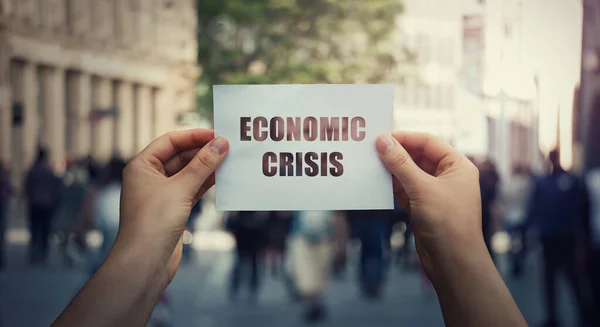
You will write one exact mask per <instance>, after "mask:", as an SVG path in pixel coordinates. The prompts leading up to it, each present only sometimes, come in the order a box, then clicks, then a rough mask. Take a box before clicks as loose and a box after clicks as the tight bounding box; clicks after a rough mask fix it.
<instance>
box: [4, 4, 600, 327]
mask: <svg viewBox="0 0 600 327" xmlns="http://www.w3.org/2000/svg"><path fill="white" fill-rule="evenodd" d="M599 47H600V1H597V0H369V1H366V0H365V1H363V0H314V1H309V0H198V1H195V0H0V163H2V170H1V174H2V175H1V176H0V177H1V178H0V200H1V206H0V209H2V210H0V218H1V220H0V222H1V224H0V226H1V228H0V236H1V237H0V246H1V247H0V248H1V249H2V251H1V252H0V259H1V261H0V262H1V264H2V265H1V267H2V268H1V270H0V325H2V326H46V325H49V324H50V323H51V321H52V320H53V319H54V318H55V317H56V316H57V315H58V313H59V312H60V311H61V310H62V309H63V308H64V306H65V305H66V304H67V303H68V301H69V299H70V298H71V297H72V296H73V295H74V294H75V293H76V291H77V290H78V288H79V287H80V286H81V285H83V283H85V281H86V280H87V279H88V278H89V277H90V274H91V273H92V272H93V269H94V268H93V266H94V264H93V263H90V262H95V263H97V262H98V253H102V251H103V249H104V248H106V247H108V248H110V231H108V230H107V229H103V228H102V227H101V226H105V225H102V224H98V221H97V218H96V217H97V216H98V214H97V212H96V211H98V210H99V209H98V207H99V205H98V203H104V204H105V207H108V208H112V209H114V208H117V207H118V203H116V204H115V203H114V202H102V201H100V200H98V198H101V199H105V198H106V199H108V200H106V201H110V197H109V196H108V195H107V194H110V191H115V190H116V191H115V192H118V187H117V188H111V187H112V186H114V185H118V183H119V177H118V176H119V174H118V171H119V167H121V164H122V163H123V162H126V161H127V160H128V159H130V158H131V157H132V156H133V155H135V153H137V152H138V151H139V150H141V149H142V148H143V147H145V146H146V145H147V144H148V142H149V141H151V140H152V139H154V138H155V137H158V136H159V135H161V134H163V133H165V132H167V131H171V130H177V129H185V128H191V127H206V128H210V127H211V126H212V111H213V108H212V85H216V84H281V83H349V84H353V83H386V84H394V85H395V86H396V87H395V90H396V91H395V93H396V94H395V99H394V103H395V106H394V128H395V129H398V130H400V129H402V130H417V131H425V132H429V133H432V134H435V135H437V136H439V137H441V138H443V139H444V140H446V141H447V142H450V143H451V144H453V145H454V146H455V147H457V148H458V149H459V150H460V151H461V152H463V153H464V154H465V155H467V156H469V158H471V159H472V160H473V161H474V162H475V163H476V164H477V165H478V166H479V167H480V168H481V172H482V174H481V175H482V181H481V182H482V196H483V197H484V204H483V205H484V228H485V229H486V230H485V233H484V234H485V235H486V240H487V241H488V245H489V247H490V250H491V252H492V255H493V256H494V259H495V262H496V264H497V266H498V269H499V270H500V272H501V273H502V275H503V277H505V280H506V282H507V284H508V286H509V288H510V289H511V291H512V293H513V295H514V297H515V299H516V301H517V303H518V305H519V307H520V308H521V310H522V311H523V313H524V315H525V317H526V319H527V320H528V322H529V323H530V324H532V325H537V324H542V323H544V322H545V320H546V318H547V317H548V314H547V311H548V310H547V309H545V308H547V305H546V303H547V302H546V300H545V299H546V298H547V294H548V293H547V292H544V290H545V289H547V286H546V287H545V286H544V285H547V283H544V281H545V280H547V279H545V278H544V276H548V274H547V272H548V269H551V270H554V268H551V267H550V268H549V266H552V265H554V264H555V263H556V262H550V261H552V260H549V259H548V258H547V257H545V256H544V253H545V252H544V249H548V248H549V246H550V245H551V244H554V245H557V246H559V245H561V244H562V245H564V246H566V247H569V246H570V245H571V243H573V244H576V245H573V249H572V251H571V250H569V251H567V252H565V253H563V254H564V257H566V258H567V259H568V258H575V257H576V258H577V259H578V260H571V261H569V260H567V259H565V260H563V261H565V262H566V261H569V262H570V263H569V265H568V266H569V267H568V269H567V268H565V267H562V266H561V267H559V268H556V270H557V272H558V274H559V275H560V273H563V274H562V275H564V276H566V277H568V278H566V279H557V280H558V283H557V287H558V293H557V294H558V295H557V306H556V307H555V309H552V310H551V311H553V313H555V314H556V315H557V317H559V318H558V320H560V321H561V322H562V323H563V325H564V326H577V324H579V323H580V322H582V321H584V320H586V319H587V318H584V317H583V316H586V315H587V314H585V315H584V314H582V313H581V312H582V309H581V308H582V307H586V308H587V309H586V310H583V311H586V312H592V311H593V309H592V305H593V303H594V302H593V295H594V294H592V293H593V292H588V291H587V290H591V289H592V288H591V287H589V285H591V284H593V281H594V276H595V278H596V279H599V280H600V275H593V272H594V270H593V269H592V268H590V267H592V266H593V263H594V258H595V257H594V254H593V253H594V246H593V242H592V241H589V239H594V238H593V237H594V235H595V234H594V233H596V234H597V235H596V239H597V240H598V242H597V243H596V244H597V245H596V248H600V209H598V208H600V199H599V198H598V197H599V195H598V194H599V193H600V191H598V190H597V189H600V185H599V184H600V182H598V178H595V177H592V176H595V175H593V174H591V173H590V172H592V173H593V172H594V171H596V169H598V167H600V129H598V128H597V125H598V124H600V104H599V103H600V102H598V101H600V100H598V99H599V98H598V96H597V94H598V93H597V88H598V87H599V86H600V81H599V80H598V72H599V71H600V57H599V56H600V52H599V50H598V49H599ZM365 110H369V108H365ZM40 149H44V150H45V151H44V153H40V151H39V150H40ZM554 150H559V151H558V152H555V153H556V158H555V160H553V161H552V160H548V158H549V155H550V154H551V152H552V151H554ZM550 157H552V156H550ZM117 158H119V159H117ZM111 159H112V160H111ZM558 168H560V169H558ZM32 171H33V173H32ZM40 171H41V172H40ZM115 172H117V173H115ZM556 172H559V173H560V174H562V173H563V172H568V173H567V174H568V175H567V176H569V178H570V179H569V183H571V182H573V185H580V184H581V185H582V187H581V190H580V191H581V192H579V191H573V192H574V193H573V194H574V195H573V199H574V200H572V202H573V206H572V207H569V206H568V205H571V204H570V202H569V201H571V200H569V199H571V198H568V196H567V195H566V194H563V193H560V192H563V191H564V187H563V186H564V185H563V184H564V182H557V183H558V184H557V185H559V186H557V187H558V190H559V191H560V192H559V193H558V195H557V197H555V198H553V199H554V201H553V203H558V204H561V203H562V204H565V203H566V204H565V208H563V207H560V206H559V207H557V209H556V210H563V209H564V210H565V211H564V212H567V213H568V214H566V215H563V216H565V217H566V218H565V221H568V222H571V223H572V224H573V225H577V226H580V225H579V224H578V222H580V221H585V222H586V223H585V224H582V225H581V226H583V228H582V229H581V230H580V229H577V233H575V234H573V235H568V237H571V238H573V239H574V240H573V242H571V243H569V242H567V243H560V242H562V241H564V240H563V239H560V240H559V241H556V242H550V243H544V242H545V241H547V239H544V232H543V231H544V228H543V226H544V222H543V219H542V220H541V221H542V222H539V219H538V221H537V222H536V223H533V222H531V223H529V222H530V221H533V218H532V217H531V215H532V212H534V211H535V210H533V209H532V207H534V206H536V205H537V206H538V207H539V206H542V202H543V201H542V200H539V201H538V202H539V203H535V200H531V198H532V194H537V197H535V198H541V199H547V198H544V194H545V193H544V190H547V191H548V190H550V191H551V190H553V188H552V187H550V186H549V187H547V188H545V189H542V190H540V189H539V185H540V181H542V180H544V178H545V177H547V176H548V174H550V175H551V176H552V175H556ZM49 180H50V182H49ZM544 185H545V184H544ZM552 185H554V184H552ZM561 185H562V186H561ZM569 187H571V184H568V187H567V188H568V189H569ZM595 188H596V189H595ZM578 190H579V189H578ZM550 191H548V192H547V193H551V192H550ZM536 192H537V193H536ZM540 194H542V195H540ZM103 195H106V197H105V198H102V196H103ZM37 199H41V201H42V202H44V201H47V202H48V201H49V202H51V203H52V204H53V205H47V206H46V207H48V210H46V211H44V210H42V209H45V208H46V207H44V206H42V207H40V206H35V205H32V204H33V203H34V202H36V201H37ZM540 201H541V202H540ZM40 208H41V209H40ZM548 208H550V209H548ZM553 208H554V207H552V206H549V207H547V208H546V209H548V210H546V211H543V210H542V211H541V212H548V211H550V212H551V211H553V210H554V209H553ZM574 208H576V209H574ZM580 208H583V209H582V210H581V211H579V209H580ZM38 209H40V210H38ZM50 209H51V210H50ZM113 211H114V210H113ZM102 212H103V213H104V214H106V215H110V210H105V211H102ZM535 212H540V211H539V210H538V211H535ZM561 212H563V211H561ZM486 213H487V214H486ZM584 216H585V219H583V218H582V217H584ZM240 217H245V218H244V219H241V218H240ZM327 217H328V218H326V219H330V220H331V221H332V222H334V223H332V226H335V228H333V229H334V230H335V232H332V233H331V235H330V237H329V238H328V241H327V242H329V244H330V247H331V248H332V249H335V251H334V252H335V253H336V254H335V255H332V256H330V257H329V259H328V260H329V261H331V265H332V266H333V267H334V268H335V269H333V271H332V272H331V275H332V277H331V278H329V277H328V278H325V279H326V280H328V282H327V283H325V284H326V285H327V286H326V287H323V290H322V294H320V295H321V296H319V300H318V301H316V300H315V301H316V302H319V305H320V307H321V308H325V311H326V313H325V314H324V317H325V318H326V319H325V320H324V321H323V322H322V323H323V324H325V325H331V326H338V325H339V326H342V325H343V326H363V325H366V324H369V325H373V326H389V325H392V324H397V325H408V326H440V325H443V320H442V317H441V314H440V309H439V306H438V304H437V299H436V296H435V293H434V292H433V290H432V289H431V287H430V286H429V284H428V282H427V279H426V277H425V276H424V275H423V273H422V272H421V271H420V268H419V264H418V260H417V257H416V253H415V249H414V245H413V240H412V237H411V227H410V220H409V219H408V218H407V217H406V214H405V212H403V211H402V209H401V208H398V209H397V210H395V211H393V212H392V211H390V212H345V213H330V214H329V215H327ZM117 219H118V217H117ZM323 219H325V218H323ZM540 219H541V218H540ZM297 220H301V219H299V218H298V214H295V213H278V214H266V213H223V212H217V211H216V210H215V206H214V194H213V193H209V194H207V195H206V196H205V197H204V199H203V201H202V202H201V203H200V204H199V205H198V206H197V207H196V208H195V210H194V212H193V214H192V216H191V219H190V223H189V224H188V225H189V226H188V231H187V232H186V235H185V236H186V237H185V242H186V244H187V246H186V250H185V251H186V253H185V259H186V260H185V262H184V265H183V266H182V267H181V269H180V271H179V273H178V274H177V277H176V278H175V280H174V282H173V284H172V285H171V286H170V287H169V289H168V290H167V292H166V293H165V297H164V298H163V299H162V301H161V304H159V307H157V311H156V312H155V313H156V316H157V318H156V320H155V321H154V322H153V323H156V324H157V325H160V324H161V323H162V324H163V325H165V326H236V325H241V324H244V325H247V326H255V325H256V326H263V325H266V324H273V325H289V326H294V325H301V324H304V323H311V322H316V321H320V319H316V320H314V319H310V317H309V316H310V311H311V310H310V309H311V308H312V307H310V303H311V301H306V300H305V299H303V298H302V296H300V299H298V298H296V297H295V296H293V295H290V294H289V284H290V281H289V279H290V278H289V277H290V276H288V275H290V274H288V273H287V272H286V271H288V270H289V269H288V268H286V267H287V266H286V264H285V263H282V262H286V261H294V260H292V259H289V258H287V259H288V260H285V259H286V256H287V255H289V252H290V251H289V249H290V248H294V246H293V245H291V243H293V241H291V238H292V237H291V235H294V232H293V230H294V227H293V226H294V221H297ZM240 221H245V222H240ZM249 221H250V222H252V223H250V224H246V222H249ZM282 222H283V223H282ZM524 226H525V227H524ZM536 226H537V227H536ZM540 226H542V227H540ZM594 226H598V227H597V229H594ZM540 230H542V232H540ZM563 236H565V235H563ZM565 237H567V236H565ZM248 240H250V241H248ZM256 240H260V241H256ZM580 243H581V244H583V245H581V244H580ZM332 244H333V245H332ZM580 245H581V246H580ZM559 247H560V248H564V247H562V246H559ZM341 249H343V250H341ZM291 252H294V251H291ZM561 253H562V252H561ZM581 253H583V254H581ZM580 254H581V255H580ZM341 258H343V260H341ZM373 258H374V259H373ZM515 258H518V259H515ZM579 258H581V260H579ZM596 258H597V259H598V260H597V261H600V257H598V255H596ZM373 260H374V261H373ZM597 261H596V262H597ZM560 264H563V266H564V262H561V263H560ZM305 265H307V266H308V265H310V262H306V263H305ZM515 266H518V267H515ZM236 267H237V268H236ZM373 267H374V268H373ZM238 268H239V269H238ZM242 268H248V269H247V270H248V271H247V272H240V271H245V270H244V269H242ZM571 268H572V269H571ZM373 269H374V270H373ZM238 270H239V271H238ZM272 270H273V271H272ZM515 270H516V271H515ZM572 270H574V271H575V275H577V276H575V277H573V276H572V274H570V273H569V272H570V271H572ZM372 271H376V273H374V274H373V275H369V274H370V272H372ZM565 271H566V272H567V273H564V272H565ZM544 272H546V274H544ZM236 275H239V276H241V277H240V282H239V283H241V284H244V283H245V282H244V281H243V280H245V279H246V278H242V277H248V279H249V282H248V285H249V289H250V295H251V296H250V300H249V301H246V299H245V298H244V297H243V296H240V297H239V299H237V296H232V294H233V293H236V292H235V291H232V289H234V288H235V287H232V284H236V283H238V282H236V280H237V277H235V276H236ZM246 275H248V276H246ZM291 275H293V274H291ZM239 276H238V277H239ZM365 276H367V277H365ZM368 276H371V277H368ZM373 276H375V277H373ZM369 278H373V280H374V281H375V284H377V285H378V286H377V287H376V288H377V291H376V292H375V294H372V293H373V292H370V291H369V290H367V291H365V283H366V284H368V283H367V282H366V280H370V279H369ZM292 279H293V278H292ZM573 280H577V282H580V283H582V285H584V286H585V287H583V288H585V289H586V291H584V293H585V294H583V295H581V296H579V297H573V296H571V295H572V294H571V293H572V292H571V291H570V290H569V288H571V289H573V288H574V287H573V286H572V285H573V282H572V281H573ZM240 287H241V286H240ZM371 291H372V290H371ZM576 293H577V292H576ZM236 294H237V293H236ZM575 298H583V300H581V301H576V300H575ZM582 301H583V302H582ZM297 302H299V303H297ZM305 302H308V303H309V305H308V307H309V308H308V309H307V308H306V303H305ZM316 302H315V303H316ZM582 303H583V304H582ZM312 309H314V308H312ZM307 310H308V311H307ZM599 310H600V309H599ZM312 313H313V315H315V314H314V310H313V312H312ZM317 313H318V312H317ZM316 315H317V316H318V314H316ZM589 316H590V317H591V313H590V314H589ZM317 318H318V317H317ZM590 319H591V318H590ZM313 320H314V321H313ZM585 323H588V325H589V326H592V325H593V323H592V322H591V321H588V322H585ZM555 325H558V323H557V324H555ZM582 325H585V324H584V323H583V322H582ZM548 326H551V324H550V325H548ZM597 326H600V322H598V325H597Z"/></svg>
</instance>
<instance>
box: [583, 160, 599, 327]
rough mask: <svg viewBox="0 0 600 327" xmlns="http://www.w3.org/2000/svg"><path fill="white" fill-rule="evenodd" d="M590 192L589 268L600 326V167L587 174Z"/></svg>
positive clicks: (597, 321)
mask: <svg viewBox="0 0 600 327" xmlns="http://www.w3.org/2000/svg"><path fill="white" fill-rule="evenodd" d="M585 182H586V186H587V192H588V205H589V207H588V209H589V212H588V214H589V216H588V229H589V232H588V233H589V235H588V239H589V241H588V244H589V248H588V261H589V262H588V269H589V277H590V282H591V286H592V298H593V312H594V313H595V317H594V319H595V320H594V321H595V326H600V167H598V168H595V169H592V170H591V171H589V172H588V173H587V174H586V176H585Z"/></svg>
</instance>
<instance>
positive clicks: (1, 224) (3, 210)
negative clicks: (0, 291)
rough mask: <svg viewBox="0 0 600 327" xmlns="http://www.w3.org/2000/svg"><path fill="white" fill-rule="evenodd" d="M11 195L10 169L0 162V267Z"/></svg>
mask: <svg viewBox="0 0 600 327" xmlns="http://www.w3.org/2000/svg"><path fill="white" fill-rule="evenodd" d="M13 195H14V186H13V184H12V181H11V179H10V169H9V167H8V165H5V164H4V163H3V162H0V269H3V268H4V266H5V260H6V257H5V256H6V253H5V252H6V250H5V249H6V233H7V230H8V226H9V224H10V218H11V215H10V213H11V209H12V206H11V202H12V197H13Z"/></svg>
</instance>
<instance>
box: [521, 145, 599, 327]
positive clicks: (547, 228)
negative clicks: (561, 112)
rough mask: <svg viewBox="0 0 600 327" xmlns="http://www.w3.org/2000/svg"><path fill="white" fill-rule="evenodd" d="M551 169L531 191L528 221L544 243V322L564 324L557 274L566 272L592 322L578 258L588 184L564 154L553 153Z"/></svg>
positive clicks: (582, 317) (583, 319)
mask: <svg viewBox="0 0 600 327" xmlns="http://www.w3.org/2000/svg"><path fill="white" fill-rule="evenodd" d="M548 158H549V163H550V167H551V170H550V173H549V174H548V175H546V176H544V177H542V178H540V179H539V180H537V181H536V183H535V186H534V189H533V194H532V195H531V199H530V205H529V214H528V222H527V225H533V226H535V227H536V229H537V231H538V234H539V237H540V241H541V243H542V261H543V273H544V276H543V282H544V287H543V292H544V293H543V296H544V301H545V314H546V321H545V322H544V325H543V326H547V327H554V326H559V325H560V320H559V316H558V307H557V302H556V301H557V296H556V291H557V278H558V276H559V275H561V274H562V275H564V276H565V277H566V278H567V281H568V282H569V286H570V288H571V290H572V292H573V295H574V297H575V303H576V306H577V309H578V311H579V312H578V314H579V321H580V324H581V325H582V326H586V324H587V323H588V322H589V311H588V308H587V307H588V305H587V303H586V301H585V298H584V286H583V285H582V279H581V276H580V275H579V274H578V272H577V267H576V264H577V258H579V257H580V254H581V253H582V251H583V249H584V244H582V243H583V242H582V240H583V239H584V230H585V228H584V227H583V226H584V224H585V222H584V220H585V201H584V199H585V198H586V192H585V186H584V184H583V182H582V180H581V179H579V178H578V177H577V176H575V175H573V174H571V173H570V172H567V171H565V170H564V169H563V168H562V166H561V164H560V155H559V152H558V151H557V150H554V151H552V152H551V153H550V155H549V157H548Z"/></svg>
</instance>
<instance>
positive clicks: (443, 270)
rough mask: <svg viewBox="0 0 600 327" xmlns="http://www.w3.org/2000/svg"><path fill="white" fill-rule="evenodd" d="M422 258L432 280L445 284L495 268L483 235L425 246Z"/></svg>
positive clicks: (421, 252)
mask: <svg viewBox="0 0 600 327" xmlns="http://www.w3.org/2000/svg"><path fill="white" fill-rule="evenodd" d="M421 248H422V249H420V250H421V251H419V252H420V257H421V261H422V264H423V267H424V269H425V271H426V272H427V274H428V276H429V278H430V279H431V282H432V283H433V284H434V286H436V285H446V286H448V283H452V282H453V281H454V280H456V279H461V280H462V278H463V277H464V276H466V275H467V274H470V273H472V272H475V271H481V270H482V269H484V270H486V271H487V270H489V268H490V267H491V268H493V269H494V270H495V266H494V263H493V261H492V259H491V257H490V255H489V252H488V250H487V247H486V245H485V242H484V241H483V237H481V236H473V237H468V238H449V239H448V240H447V241H444V242H437V243H436V244H430V245H427V246H422V247H421Z"/></svg>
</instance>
